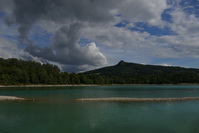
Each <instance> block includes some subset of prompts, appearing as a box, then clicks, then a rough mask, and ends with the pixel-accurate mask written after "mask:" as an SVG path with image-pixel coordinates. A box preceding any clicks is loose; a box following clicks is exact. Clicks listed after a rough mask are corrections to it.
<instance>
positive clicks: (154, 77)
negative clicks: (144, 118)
mask: <svg viewBox="0 0 199 133" xmlns="http://www.w3.org/2000/svg"><path fill="white" fill-rule="evenodd" d="M180 83H189V84H193V83H199V69H188V68H182V67H163V66H153V65H141V64H135V63H127V62H124V61H120V62H119V63H118V64H117V65H115V66H109V67H104V68H101V69H96V70H92V71H88V72H84V73H67V72H62V71H61V70H60V68H59V67H58V66H56V65H52V64H41V63H39V62H33V61H24V60H21V59H15V58H10V59H3V58H0V84H1V85H61V84H67V85H74V84H180Z"/></svg>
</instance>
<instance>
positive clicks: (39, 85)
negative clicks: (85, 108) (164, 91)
mask: <svg viewBox="0 0 199 133" xmlns="http://www.w3.org/2000/svg"><path fill="white" fill-rule="evenodd" d="M153 85H157V86H161V85H168V86H169V85H176V86H177V85H199V84H188V83H180V84H63V85H59V84H58V85H44V84H38V85H28V84H27V85H0V88H12V87H65V86H66V87H67V86H69V87H70V86H153Z"/></svg>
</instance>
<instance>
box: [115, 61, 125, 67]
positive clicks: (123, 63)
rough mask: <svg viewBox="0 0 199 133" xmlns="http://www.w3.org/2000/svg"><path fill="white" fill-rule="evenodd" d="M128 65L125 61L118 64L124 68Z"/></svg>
mask: <svg viewBox="0 0 199 133" xmlns="http://www.w3.org/2000/svg"><path fill="white" fill-rule="evenodd" d="M126 64H127V63H126V62H125V61H123V60H121V61H120V62H119V63H118V64H117V66H124V65H126Z"/></svg>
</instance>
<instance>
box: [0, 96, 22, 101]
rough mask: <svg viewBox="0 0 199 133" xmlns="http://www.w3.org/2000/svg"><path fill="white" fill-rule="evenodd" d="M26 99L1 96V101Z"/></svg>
mask: <svg viewBox="0 0 199 133" xmlns="http://www.w3.org/2000/svg"><path fill="white" fill-rule="evenodd" d="M22 100H26V99H25V98H21V97H15V96H0V101H22Z"/></svg>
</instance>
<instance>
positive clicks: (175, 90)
mask: <svg viewBox="0 0 199 133" xmlns="http://www.w3.org/2000/svg"><path fill="white" fill-rule="evenodd" d="M0 95H8V96H18V97H25V98H36V99H38V100H37V101H1V102H0V133H199V101H197V100H196V101H173V102H171V101H170V102H168V101H167V102H76V101H74V99H77V98H106V97H135V98H163V97H164V98H169V97H199V85H162V86H161V85H151V86H82V87H81V86H72V87H69V86H68V87H36V88H34V87H32V88H31V87H26V88H23V87H14V88H1V90H0Z"/></svg>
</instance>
